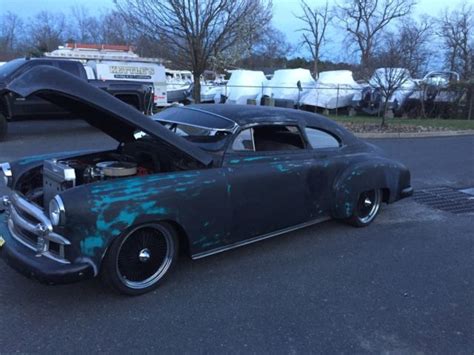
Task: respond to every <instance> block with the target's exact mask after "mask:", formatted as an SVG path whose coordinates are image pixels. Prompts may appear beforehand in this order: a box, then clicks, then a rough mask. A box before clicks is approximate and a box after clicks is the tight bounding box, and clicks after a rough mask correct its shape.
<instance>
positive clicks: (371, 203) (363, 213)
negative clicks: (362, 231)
mask: <svg viewBox="0 0 474 355" xmlns="http://www.w3.org/2000/svg"><path fill="white" fill-rule="evenodd" d="M381 197H382V196H381V193H380V190H378V189H377V190H371V191H366V192H363V193H361V195H360V197H359V201H358V202H357V210H356V215H357V218H358V219H359V221H360V223H362V224H369V223H370V222H372V220H373V219H374V218H375V216H376V215H377V212H378V211H379V208H380V201H381Z"/></svg>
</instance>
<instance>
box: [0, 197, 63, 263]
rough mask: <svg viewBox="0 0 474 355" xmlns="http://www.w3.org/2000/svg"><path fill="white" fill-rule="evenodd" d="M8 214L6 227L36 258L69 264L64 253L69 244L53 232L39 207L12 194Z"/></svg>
mask: <svg viewBox="0 0 474 355" xmlns="http://www.w3.org/2000/svg"><path fill="white" fill-rule="evenodd" d="M8 213H9V219H8V227H9V229H10V232H11V234H12V236H13V237H14V238H15V239H16V240H17V241H18V242H20V243H21V244H23V245H24V246H26V247H28V248H29V249H31V250H34V251H35V252H36V255H37V256H45V257H47V258H50V259H53V260H55V261H58V262H60V263H65V264H68V263H69V261H68V260H66V259H65V257H64V253H65V246H67V245H69V244H70V242H69V241H68V240H67V239H66V238H64V237H62V236H60V235H59V234H57V233H55V232H53V226H52V225H51V222H50V220H49V219H48V217H46V215H45V214H44V212H43V210H42V209H41V208H40V207H38V206H37V205H35V204H33V203H31V202H29V201H27V200H26V199H25V198H23V197H21V196H20V195H18V194H16V193H13V195H12V198H11V201H10V206H9V210H8Z"/></svg>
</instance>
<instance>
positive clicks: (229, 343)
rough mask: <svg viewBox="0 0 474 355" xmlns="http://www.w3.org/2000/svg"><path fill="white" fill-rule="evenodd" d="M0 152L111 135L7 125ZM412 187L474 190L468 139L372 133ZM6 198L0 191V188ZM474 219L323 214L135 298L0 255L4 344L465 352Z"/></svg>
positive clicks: (68, 127)
mask: <svg viewBox="0 0 474 355" xmlns="http://www.w3.org/2000/svg"><path fill="white" fill-rule="evenodd" d="M10 133H11V134H10V138H9V140H8V141H6V142H2V143H0V161H4V160H11V159H16V158H19V157H22V156H26V155H31V154H42V153H48V152H55V151H67V150H77V149H81V148H87V149H89V148H96V147H98V148H100V147H113V146H114V145H115V144H116V143H115V142H114V141H112V140H110V139H109V138H108V137H106V136H104V135H102V134H101V133H99V132H97V131H94V130H93V129H91V128H89V127H87V126H86V125H85V124H83V123H81V122H80V121H61V120H56V121H34V122H32V121H24V122H17V123H13V124H12V125H11V127H10ZM371 142H372V143H374V144H376V145H378V146H380V147H382V148H383V149H385V150H386V151H387V152H388V153H389V155H390V156H392V157H394V158H396V159H398V160H400V161H402V162H403V163H405V164H406V165H407V166H408V167H409V168H410V169H411V172H412V182H413V186H414V188H415V189H422V188H427V187H437V186H449V187H453V188H466V187H474V136H460V137H442V138H416V139H378V140H371ZM0 193H1V191H0ZM473 217H474V214H472V213H471V214H458V215H455V214H452V213H449V212H442V211H439V210H436V209H432V208H430V207H428V206H426V205H423V204H420V203H417V202H415V201H414V199H411V198H410V199H405V200H402V201H400V202H398V203H395V204H393V205H389V206H384V208H383V209H382V211H381V214H380V215H379V216H378V217H377V219H376V220H375V222H374V223H373V224H372V225H371V226H369V227H368V228H361V229H360V228H359V229H358V228H353V227H350V226H348V225H345V224H341V223H339V222H337V221H329V222H325V223H322V224H319V225H317V226H314V227H308V228H306V229H303V230H300V231H297V232H293V233H289V234H286V235H284V236H280V237H277V238H273V239H270V240H266V241H263V242H259V243H256V244H252V245H249V246H246V247H242V248H239V249H236V250H233V251H229V252H226V253H222V254H219V255H215V256H211V257H208V258H205V259H201V260H197V261H192V260H190V259H189V258H187V257H185V256H182V257H181V258H180V260H179V262H178V265H177V267H176V268H175V269H174V270H173V271H172V273H171V274H170V275H169V277H168V278H167V280H166V282H165V283H164V284H163V285H162V286H161V287H160V288H158V289H157V290H156V291H155V292H153V293H150V294H146V295H144V296H140V297H135V298H130V297H123V296H118V295H115V294H113V293H111V292H110V291H108V290H107V289H106V288H104V287H102V285H101V283H100V282H99V280H90V281H86V282H83V283H78V284H72V285H64V286H44V285H41V284H38V283H36V282H34V281H31V280H29V279H26V278H24V277H23V276H21V275H19V274H17V273H16V272H15V271H13V270H11V269H10V268H8V267H7V266H6V265H5V264H3V263H0V353H10V352H49V353H63V352H68V353H71V352H80V353H87V352H99V351H101V352H119V351H122V352H134V353H138V352H158V351H159V352H162V353H229V352H230V353H310V352H311V353H314V352H316V353H387V352H393V353H402V354H403V353H409V354H411V353H439V354H447V353H450V354H451V353H460V354H472V352H473V350H474V276H473V275H474V233H473V227H474V223H473V220H474V218H473Z"/></svg>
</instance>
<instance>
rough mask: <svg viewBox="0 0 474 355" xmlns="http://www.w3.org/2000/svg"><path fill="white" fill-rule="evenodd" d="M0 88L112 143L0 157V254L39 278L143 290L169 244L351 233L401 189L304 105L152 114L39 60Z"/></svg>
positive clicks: (170, 261) (195, 253)
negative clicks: (349, 227)
mask: <svg viewBox="0 0 474 355" xmlns="http://www.w3.org/2000/svg"><path fill="white" fill-rule="evenodd" d="M9 93H13V94H15V95H21V96H25V97H28V96H30V95H41V97H43V98H44V99H46V100H50V101H54V102H55V103H58V104H60V105H61V106H63V107H65V108H67V109H70V110H76V111H77V113H79V114H81V113H84V112H87V114H86V115H83V117H84V119H85V120H86V121H87V122H88V123H89V124H91V125H93V126H95V127H97V128H99V129H101V130H102V131H104V132H105V133H106V134H109V135H110V136H111V137H113V138H114V139H115V140H117V141H118V142H120V144H119V145H118V147H117V149H114V150H107V151H83V152H71V153H65V152H58V153H57V154H51V155H41V156H34V157H28V158H24V159H21V160H19V161H16V162H10V163H2V164H1V165H0V167H1V168H0V182H2V183H3V182H5V183H6V184H7V186H8V188H9V193H10V195H9V196H6V197H4V198H3V204H4V206H5V207H4V208H5V209H6V213H3V215H0V219H1V222H0V236H1V239H0V245H3V250H2V256H3V258H4V259H5V260H6V262H7V263H8V264H9V265H10V266H12V267H13V268H14V269H16V270H18V271H19V272H21V273H23V274H25V275H27V276H30V277H33V278H36V279H38V280H40V281H43V282H46V283H50V284H52V283H65V282H73V281H79V280H83V279H86V278H90V277H94V276H97V275H99V274H101V275H102V276H103V277H104V279H105V280H106V282H108V283H109V284H110V285H111V286H112V287H113V288H114V289H116V290H118V291H119V292H122V293H125V294H130V295H137V294H142V293H144V292H148V291H150V290H152V289H154V288H155V287H157V286H158V285H159V284H160V283H161V281H162V280H163V277H164V276H165V275H166V274H168V272H169V271H170V270H171V268H172V266H173V265H174V264H175V262H176V261H177V255H178V251H179V250H180V248H182V249H183V250H186V251H187V252H188V253H189V254H190V255H191V257H192V258H194V259H198V258H202V257H205V256H208V255H211V254H215V253H218V252H223V251H226V250H229V249H232V248H235V247H239V246H242V245H246V244H249V243H251V242H256V241H259V240H262V239H266V238H269V237H273V236H276V235H279V234H282V233H285V232H288V231H291V230H295V229H298V228H302V227H306V226H309V225H311V224H314V223H318V222H321V221H323V220H327V219H329V218H336V219H340V220H343V221H348V222H349V223H351V224H353V225H355V226H358V227H364V226H367V225H369V224H370V223H371V222H373V221H374V219H375V217H376V216H377V214H378V212H379V209H380V206H381V204H382V202H386V203H392V202H395V201H397V200H399V199H401V198H404V197H406V196H409V195H410V194H412V192H413V190H412V188H411V186H410V173H409V171H408V169H407V168H406V167H404V166H403V165H402V164H400V163H398V162H396V161H394V160H391V159H389V158H387V157H386V156H384V155H383V153H381V152H380V151H379V150H378V149H377V148H376V147H374V146H373V145H370V144H367V143H364V142H363V141H361V140H359V139H357V138H356V137H355V136H354V135H352V134H351V133H350V132H348V131H347V130H345V129H344V128H343V127H341V126H339V125H337V124H336V123H335V122H333V121H331V120H329V119H327V118H325V117H323V116H320V115H315V114H312V113H309V112H304V111H298V110H291V109H281V108H272V107H265V106H261V107H256V106H250V105H248V106H245V105H195V106H183V107H173V108H169V109H166V110H164V111H162V112H160V113H159V114H157V115H155V116H154V117H153V118H154V120H155V121H156V122H154V121H153V120H150V118H149V117H147V116H144V115H143V114H141V113H140V112H138V111H137V110H135V109H133V108H131V107H130V106H129V105H126V104H124V103H123V102H121V101H119V100H117V99H116V98H114V97H112V96H111V95H107V94H106V93H105V92H104V91H102V90H99V89H97V88H94V87H92V86H91V85H89V84H87V83H86V82H85V81H83V80H80V79H79V78H77V77H72V76H71V75H69V74H67V73H65V72H63V71H60V70H58V69H55V68H53V67H50V66H49V67H46V66H41V67H36V68H32V69H30V70H28V71H26V72H24V73H22V74H20V75H19V76H18V77H17V78H16V79H14V80H13V81H12V82H11V83H10V84H9V85H8V87H7V92H4V94H7V95H8V94H9ZM287 242H288V243H291V241H290V240H288V241H287Z"/></svg>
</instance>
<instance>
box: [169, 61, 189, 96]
mask: <svg viewBox="0 0 474 355" xmlns="http://www.w3.org/2000/svg"><path fill="white" fill-rule="evenodd" d="M192 85H193V74H192V73H191V72H190V71H189V70H170V69H166V93H167V96H168V102H169V103H171V102H183V101H185V100H186V99H187V98H188V97H189V93H190V90H191V89H192Z"/></svg>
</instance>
